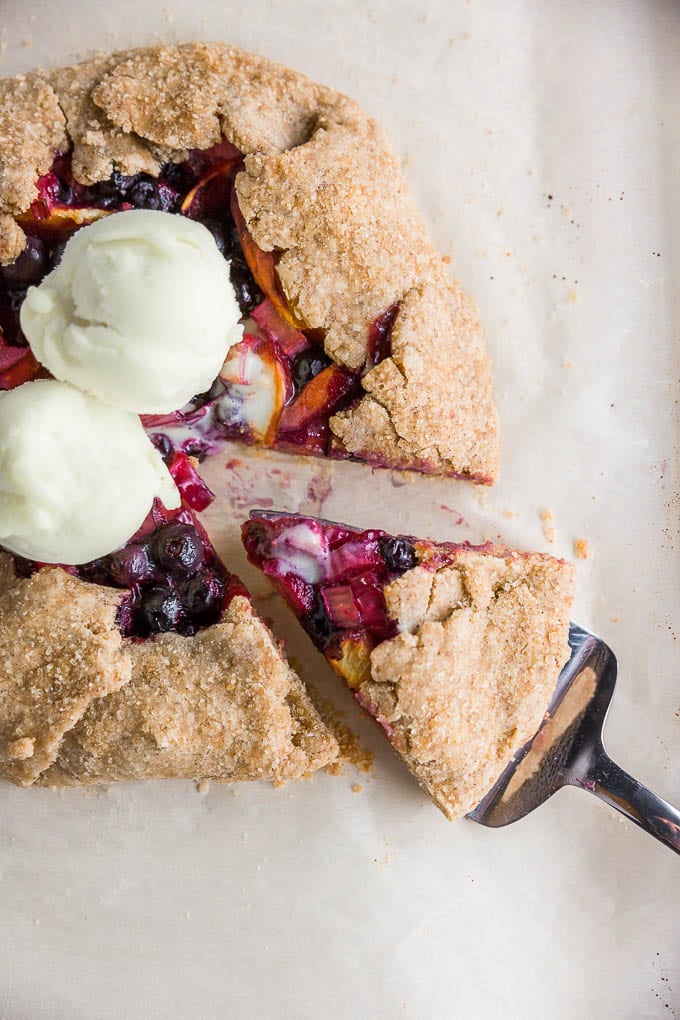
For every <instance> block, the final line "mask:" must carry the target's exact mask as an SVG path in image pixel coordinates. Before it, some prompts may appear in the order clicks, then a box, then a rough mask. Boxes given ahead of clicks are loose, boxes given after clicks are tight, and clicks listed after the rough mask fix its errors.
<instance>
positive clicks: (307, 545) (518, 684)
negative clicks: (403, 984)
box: [243, 511, 574, 819]
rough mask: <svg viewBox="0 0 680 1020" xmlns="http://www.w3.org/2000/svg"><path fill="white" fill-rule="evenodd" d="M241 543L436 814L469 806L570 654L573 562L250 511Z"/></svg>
mask: <svg viewBox="0 0 680 1020" xmlns="http://www.w3.org/2000/svg"><path fill="white" fill-rule="evenodd" d="M243 542H244V545H245V548H246V551H247V554H248V558H249V559H250V561H251V562H252V563H253V564H254V565H255V566H257V567H259V569H260V570H262V571H263V572H264V574H266V576H267V577H268V578H269V579H270V581H271V582H272V584H273V585H274V586H275V588H276V589H277V591H278V592H279V593H280V594H281V595H282V596H283V598H284V599H285V600H286V602H287V603H288V605H289V606H290V607H291V609H292V610H293V611H294V612H295V614H296V616H297V617H298V619H299V620H300V622H301V623H302V625H303V627H304V628H305V630H306V631H307V633H308V634H309V636H310V637H311V639H312V641H313V642H314V644H315V645H316V647H317V648H318V649H319V650H320V651H321V652H323V654H324V655H325V656H326V659H327V660H328V662H329V663H330V665H331V666H332V667H333V669H334V670H335V671H336V672H337V673H338V674H339V675H340V676H342V677H343V679H344V680H345V681H346V683H347V684H348V686H349V687H350V689H351V690H352V692H353V694H354V697H355V698H356V700H357V701H358V702H359V704H360V705H361V706H362V708H364V709H365V710H366V711H367V712H368V713H369V715H371V716H372V717H373V718H374V719H375V721H376V722H377V723H378V725H379V726H380V727H381V728H382V729H383V731H384V733H385V735H386V736H387V738H388V740H389V741H390V743H391V744H392V746H393V747H394V749H395V750H396V751H397V752H398V754H400V755H401V757H402V759H403V760H404V762H405V763H406V765H407V766H408V768H409V769H410V770H411V772H412V773H413V775H414V776H415V777H416V779H417V780H418V781H419V783H420V784H421V786H422V787H423V788H424V789H425V790H426V791H427V793H429V794H430V796H431V797H432V799H433V800H434V801H435V803H436V804H437V805H438V807H440V808H441V810H442V811H443V812H444V814H445V815H446V816H447V817H448V818H450V819H455V818H458V817H460V816H462V815H464V814H465V813H466V812H468V811H469V810H471V808H473V807H474V806H475V805H476V804H477V803H478V802H479V801H480V800H481V799H482V797H483V796H484V794H485V793H486V792H487V791H488V790H489V789H490V788H491V786H492V785H493V783H494V781H495V780H496V779H497V778H498V776H499V775H500V773H501V772H502V770H503V767H504V766H505V764H506V763H507V761H508V760H509V759H510V757H511V755H512V753H513V751H514V750H516V749H517V748H519V747H521V746H522V745H523V744H524V743H525V741H526V740H528V739H529V738H530V737H531V736H532V735H533V734H534V733H535V731H536V730H537V729H538V726H539V724H540V722H541V719H542V718H543V715H544V714H545V711H546V709H547V706H548V703H549V700H550V695H551V693H552V691H553V688H554V686H555V683H556V680H557V677H558V675H559V672H560V669H561V668H562V666H563V665H564V663H565V662H566V661H567V659H568V658H569V646H568V643H567V638H568V629H569V613H570V607H571V602H572V596H573V587H574V570H573V567H572V565H571V564H569V563H567V562H565V561H564V560H559V559H555V558H554V557H552V556H548V555H545V554H542V553H521V552H516V551H513V550H511V549H506V548H503V547H500V546H497V545H493V544H491V543H487V544H485V545H481V546H473V545H470V544H469V543H436V542H431V541H428V540H426V539H416V538H412V537H405V536H395V535H390V534H388V533H387V532H385V531H381V530H377V529H376V530H367V531H358V530H356V529H354V528H349V527H346V526H345V525H340V524H335V523H331V522H328V521H321V520H318V519H315V518H308V517H300V516H292V515H284V514H264V513H262V512H259V511H254V512H253V514H251V519H250V520H249V521H248V522H247V523H246V524H244V526H243Z"/></svg>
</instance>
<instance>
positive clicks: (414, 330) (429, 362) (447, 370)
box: [331, 271, 498, 482]
mask: <svg viewBox="0 0 680 1020" xmlns="http://www.w3.org/2000/svg"><path fill="white" fill-rule="evenodd" d="M362 385H363V387H364V389H365V390H366V391H367V395H366V396H365V397H364V398H363V399H362V400H361V401H360V402H359V404H358V405H357V406H356V407H354V408H351V409H350V410H347V411H343V412H341V413H340V414H337V415H335V416H334V417H333V418H331V428H332V429H333V432H334V433H335V435H336V436H338V438H339V439H340V440H341V441H342V443H343V444H344V447H345V449H347V450H349V452H350V453H353V454H355V455H358V456H360V457H361V458H362V459H364V460H368V461H371V460H376V461H378V460H380V458H381V457H383V456H384V453H385V451H386V450H389V454H390V455H389V461H390V464H393V465H394V466H395V467H400V468H415V469H417V470H426V471H436V472H437V473H441V474H455V475H461V476H463V477H470V478H474V479H475V480H476V481H480V482H491V481H493V479H494V478H495V476H496V473H497V470H498V424H497V419H496V411H495V408H494V406H493V401H492V397H491V377H490V374H489V365H488V360H487V357H486V352H485V350H484V338H483V335H482V329H481V326H480V324H479V319H478V317H477V313H476V311H475V309H474V307H473V305H472V303H471V301H470V299H469V298H468V297H467V295H466V294H465V293H464V292H463V291H462V290H461V288H460V287H459V286H458V285H457V284H454V283H452V282H451V281H450V280H448V279H447V278H446V277H445V276H444V274H443V273H442V272H441V271H440V272H439V275H438V276H435V278H434V281H430V282H427V283H420V284H418V285H417V286H415V287H413V288H412V289H411V290H410V291H409V292H408V294H407V295H406V296H405V297H404V299H403V301H402V303H401V305H400V309H399V314H398V315H397V318H396V321H395V323H394V326H393V328H392V356H391V357H389V358H387V359H386V360H385V361H382V362H381V363H380V364H379V365H376V367H375V368H373V369H372V370H371V371H370V372H368V373H367V374H366V375H365V376H364V378H363V380H362Z"/></svg>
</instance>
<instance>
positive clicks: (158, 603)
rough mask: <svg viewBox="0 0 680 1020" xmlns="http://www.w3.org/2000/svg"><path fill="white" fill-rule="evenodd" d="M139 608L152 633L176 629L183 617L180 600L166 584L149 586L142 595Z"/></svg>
mask: <svg viewBox="0 0 680 1020" xmlns="http://www.w3.org/2000/svg"><path fill="white" fill-rule="evenodd" d="M140 610H141V613H142V617H143V618H144V620H145V622H146V624H147V626H148V628H149V630H150V631H151V633H152V634H158V633H163V632H165V631H171V630H177V628H178V626H179V625H180V624H181V622H182V620H183V619H184V607H183V606H182V600H181V599H180V597H179V595H178V594H177V592H176V591H173V589H172V588H169V587H167V586H166V585H158V586H157V587H155V588H149V590H148V591H146V592H145V593H144V595H143V596H142V600H141V602H140Z"/></svg>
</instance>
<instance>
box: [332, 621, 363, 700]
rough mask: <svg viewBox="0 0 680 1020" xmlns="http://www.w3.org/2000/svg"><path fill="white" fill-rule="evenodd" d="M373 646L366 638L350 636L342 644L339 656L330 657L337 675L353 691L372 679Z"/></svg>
mask: <svg viewBox="0 0 680 1020" xmlns="http://www.w3.org/2000/svg"><path fill="white" fill-rule="evenodd" d="M372 650H373V644H372V642H371V641H369V640H368V638H366V637H365V636H362V637H358V636H357V635H356V634H348V635H347V637H345V638H343V639H342V641H341V642H340V648H339V652H340V654H339V655H337V656H336V655H332V654H331V653H330V652H327V654H328V655H329V659H328V661H329V663H330V665H331V666H332V667H333V669H334V670H335V672H336V673H338V674H339V675H340V676H341V677H343V679H345V680H346V681H347V683H348V684H349V686H350V687H351V688H352V690H353V691H355V690H356V689H357V687H360V686H361V684H362V683H364V682H365V681H366V680H370V678H371V651H372Z"/></svg>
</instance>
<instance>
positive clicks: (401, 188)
mask: <svg viewBox="0 0 680 1020" xmlns="http://www.w3.org/2000/svg"><path fill="white" fill-rule="evenodd" d="M133 208H143V209H156V210H163V211H165V212H167V213H169V214H175V215H180V216H187V217H190V218H193V219H196V220H198V221H200V222H201V223H203V224H204V225H205V226H207V227H208V229H209V230H210V231H211V232H212V233H213V236H214V238H215V242H216V244H217V245H218V247H219V248H220V250H221V251H222V252H223V253H224V255H225V257H226V258H228V259H229V260H230V266H231V278H232V281H233V283H234V286H235V287H236V290H237V293H238V297H239V302H240V307H241V311H242V315H243V322H244V324H245V326H246V334H245V336H244V337H243V339H242V341H241V342H240V343H238V344H236V345H235V346H233V347H232V348H231V350H230V351H229V354H228V356H227V359H226V361H225V363H224V367H223V369H222V370H221V372H220V373H219V375H218V376H216V377H215V379H214V382H213V384H212V386H210V387H209V388H208V389H207V390H206V391H205V392H202V393H198V394H196V395H195V397H194V399H193V400H192V401H191V402H190V403H189V405H187V406H186V407H183V408H177V409H173V412H172V413H169V414H166V415H162V416H158V415H156V416H155V417H149V418H148V419H147V421H146V424H147V426H148V428H149V429H151V430H152V431H158V432H163V433H164V434H166V435H168V436H170V437H171V438H172V441H173V443H174V444H175V446H176V448H177V449H179V450H183V451H184V452H192V453H194V452H197V451H198V452H200V453H201V454H202V455H205V454H208V453H210V452H212V451H214V450H215V449H216V448H218V447H219V445H220V444H221V443H222V442H223V441H224V440H227V439H228V440H233V439H238V440H243V441H245V442H247V443H256V444H260V445H264V446H271V447H276V448H278V449H282V450H287V451H292V452H296V453H305V454H314V455H317V456H331V457H350V458H354V459H357V460H363V461H367V462H369V463H371V464H374V465H378V466H384V467H391V468H408V469H414V470H418V471H424V472H431V473H436V474H442V475H450V476H458V477H462V478H468V479H471V480H473V481H476V482H482V483H490V482H492V481H493V479H494V477H495V475H496V471H497V466H498V427H497V417H496V411H495V408H494V405H493V399H492V393H491V380H490V374H489V366H488V359H487V355H486V353H485V349H484V343H483V338H482V333H481V329H480V325H479V322H478V319H477V315H476V312H475V310H474V308H473V306H472V304H471V302H470V301H469V299H468V298H467V297H466V295H465V294H464V293H463V291H462V290H461V288H460V287H459V286H458V284H456V283H454V282H453V281H452V280H450V279H449V277H448V275H447V272H446V270H445V266H444V262H443V259H442V258H441V256H440V255H438V254H437V252H436V251H435V250H434V249H433V247H432V245H431V243H430V241H429V240H428V237H427V233H426V230H425V226H424V224H423V221H422V219H421V218H420V216H419V215H418V213H417V212H416V210H415V209H414V207H413V204H412V202H411V200H410V198H409V197H408V194H407V191H406V186H405V182H404V179H403V176H402V174H401V171H400V168H399V165H398V162H397V160H396V159H395V157H394V156H393V155H392V153H391V152H390V150H389V148H388V146H387V144H386V141H385V138H384V136H383V134H382V132H381V131H380V129H379V128H378V127H377V125H376V124H375V123H374V121H372V120H371V119H370V118H369V117H367V116H366V115H365V114H364V113H363V112H362V111H361V110H360V109H359V108H358V107H357V106H356V105H355V104H354V103H353V102H351V101H350V100H349V99H347V98H346V97H344V96H342V95H339V94H338V93H336V92H334V91H332V90H331V89H329V88H327V87H325V86H321V85H316V84H315V83H313V82H311V81H309V80H308V79H307V78H306V77H304V76H303V75H300V74H297V73H295V72H293V71H290V70H288V69H287V68H285V67H282V66H280V65H277V64H273V63H271V62H269V61H267V60H265V59H263V58H261V57H258V56H255V55H253V54H250V53H246V52H243V51H242V50H238V49H236V48H234V47H230V46H227V45H223V44H203V43H192V44H188V45H185V46H167V47H160V48H152V49H144V50H138V51H135V52H129V53H118V54H114V55H112V56H108V57H97V58H94V59H92V60H89V61H87V62H85V63H83V64H79V65H77V66H75V67H70V68H64V69H61V70H58V71H51V72H40V73H35V74H30V75H21V76H18V77H15V78H9V79H5V80H3V81H0V264H1V265H2V266H3V267H4V268H2V271H1V272H0V334H1V336H0V387H6V386H9V385H13V384H16V383H17V382H20V381H24V380H26V379H30V378H35V377H37V376H38V375H40V374H41V372H42V369H41V366H40V365H39V364H38V362H37V361H36V359H35V357H34V356H33V354H32V352H31V351H30V349H29V348H28V347H27V346H26V341H25V338H24V336H23V334H22V331H21V328H20V325H19V311H20V307H21V304H22V301H23V298H24V295H25V292H26V288H27V287H28V286H30V285H33V284H36V283H39V282H40V281H41V279H42V278H43V277H44V276H45V274H46V273H48V272H49V271H50V269H51V268H53V267H54V266H55V265H57V264H58V262H59V260H60V258H61V254H62V251H63V245H64V242H65V240H66V239H67V238H68V237H69V236H70V235H71V234H72V233H73V232H74V231H76V230H78V229H80V228H82V227H86V226H87V225H88V224H91V223H93V222H94V221H96V220H97V219H100V218H102V217H105V216H110V215H112V214H115V213H117V212H120V211H122V210H127V209H133ZM140 410H142V411H144V410H150V409H144V408H141V409H140Z"/></svg>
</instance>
